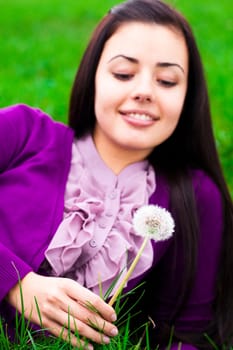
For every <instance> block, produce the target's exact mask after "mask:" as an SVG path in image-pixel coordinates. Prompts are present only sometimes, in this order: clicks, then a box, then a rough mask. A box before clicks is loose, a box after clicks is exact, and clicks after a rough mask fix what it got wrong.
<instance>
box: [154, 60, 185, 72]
mask: <svg viewBox="0 0 233 350" xmlns="http://www.w3.org/2000/svg"><path fill="white" fill-rule="evenodd" d="M173 66H175V67H178V68H180V70H181V71H182V72H183V73H184V68H183V67H182V66H181V65H179V64H178V63H172V62H158V63H156V67H173Z"/></svg>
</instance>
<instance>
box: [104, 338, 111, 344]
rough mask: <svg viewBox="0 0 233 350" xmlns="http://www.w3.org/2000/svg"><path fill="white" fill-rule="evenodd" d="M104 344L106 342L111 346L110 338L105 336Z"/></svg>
mask: <svg viewBox="0 0 233 350" xmlns="http://www.w3.org/2000/svg"><path fill="white" fill-rule="evenodd" d="M103 342H104V343H105V344H109V343H110V338H109V337H106V336H104V337H103Z"/></svg>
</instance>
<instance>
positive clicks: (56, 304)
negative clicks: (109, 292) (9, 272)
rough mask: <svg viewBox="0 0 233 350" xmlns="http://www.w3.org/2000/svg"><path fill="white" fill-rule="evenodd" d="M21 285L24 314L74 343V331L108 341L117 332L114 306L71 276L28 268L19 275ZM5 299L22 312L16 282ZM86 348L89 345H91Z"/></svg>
mask: <svg viewBox="0 0 233 350" xmlns="http://www.w3.org/2000/svg"><path fill="white" fill-rule="evenodd" d="M21 289H22V293H23V303H24V315H25V317H26V318H27V319H29V320H30V321H31V322H33V323H35V324H37V325H40V326H42V327H43V328H46V329H48V330H49V332H50V333H51V334H54V335H55V336H61V337H62V338H63V339H64V340H69V341H71V343H72V345H73V346H77V347H78V346H80V338H79V339H78V338H77V337H76V336H75V335H74V333H75V332H76V331H77V332H78V334H79V335H80V337H86V338H87V339H89V340H92V341H94V342H96V343H100V344H103V343H105V344H106V343H109V341H110V338H109V337H112V336H115V335H117V333H118V331H117V328H116V327H115V326H114V325H113V324H112V322H114V321H115V320H116V314H115V311H114V309H113V308H112V307H111V306H109V305H108V304H107V303H105V302H104V301H103V300H102V299H101V298H100V297H99V296H98V295H96V294H94V293H92V292H91V291H89V290H88V289H87V288H84V287H82V286H81V285H80V284H78V283H77V282H75V281H73V280H71V279H68V278H58V277H45V276H41V275H38V274H36V273H34V272H30V273H29V274H28V275H26V276H25V277H24V278H23V279H22V281H21ZM7 301H8V302H9V303H10V304H11V305H12V306H14V307H15V308H16V309H17V310H18V311H19V312H22V305H21V297H20V285H19V284H17V285H16V286H15V287H14V288H12V289H11V290H10V292H9V293H8V295H7ZM36 303H37V304H38V306H39V311H40V317H41V320H42V325H41V324H40V317H39V315H38V311H37V308H36ZM68 329H69V330H68ZM82 344H84V342H82ZM85 344H86V343H85ZM88 348H90V349H92V347H91V346H90V345H89V346H88Z"/></svg>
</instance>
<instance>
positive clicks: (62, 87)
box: [0, 0, 233, 193]
mask: <svg viewBox="0 0 233 350" xmlns="http://www.w3.org/2000/svg"><path fill="white" fill-rule="evenodd" d="M117 2H118V1H116V0H104V1H103V0H101V1H100V0H85V1H81V0H79V1H76V0H66V1H62V0H50V1H45V0H33V1H31V0H8V1H4V0H0V6H1V11H0V21H1V39H0V40H1V42H0V57H1V69H0V77H1V84H0V106H5V105H9V104H12V103H17V102H24V103H27V104H30V105H33V106H38V107H40V108H42V109H43V110H45V111H46V112H48V113H50V114H51V115H52V116H53V118H54V119H57V120H61V121H64V122H66V120H67V106H68V99H69V94H70V89H71V85H72V82H73V79H74V75H75V72H76V69H77V66H78V64H79V61H80V57H81V55H82V52H83V50H84V48H85V46H86V43H87V41H88V39H89V37H90V34H91V32H92V30H93V28H94V26H95V24H96V23H97V21H98V20H99V19H100V18H101V17H102V15H103V14H105V13H106V12H107V11H108V10H109V8H111V7H112V6H113V5H115V4H117ZM169 2H170V3H171V4H173V5H175V6H176V7H177V8H178V9H179V10H180V11H181V12H183V13H184V14H185V16H186V17H187V18H188V20H189V21H190V23H191V25H192V27H193V29H194V33H195V35H196V38H197V41H198V45H199V47H200V51H201V55H202V57H203V61H204V65H205V69H206V76H207V79H208V85H209V91H210V97H211V107H212V112H213V122H214V131H215V135H216V140H217V145H218V149H219V153H220V157H221V161H222V164H223V167H224V172H225V175H226V178H227V182H228V184H229V186H230V188H231V192H232V193H233V178H232V176H231V174H232V172H233V147H232V143H233V136H232V122H233V113H232V96H233V84H232V83H231V78H232V76H233V45H232V37H233V6H232V4H231V1H228V0H222V1H215V2H213V1H212V0H205V1H204V2H203V1H202V0H196V1H195V2H193V1H187V0H170V1H169Z"/></svg>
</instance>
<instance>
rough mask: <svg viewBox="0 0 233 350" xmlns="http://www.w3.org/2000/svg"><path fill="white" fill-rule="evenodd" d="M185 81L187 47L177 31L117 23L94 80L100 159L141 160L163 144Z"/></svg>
mask: <svg viewBox="0 0 233 350" xmlns="http://www.w3.org/2000/svg"><path fill="white" fill-rule="evenodd" d="M187 80H188V51H187V47H186V43H185V40H184V38H183V36H182V35H181V34H180V33H179V32H177V31H175V30H174V29H173V28H171V27H165V26H161V25H157V24H145V23H140V22H132V23H127V24H124V25H122V26H121V27H120V28H119V29H118V30H117V31H116V32H115V33H114V34H113V35H112V36H111V37H110V39H109V40H108V41H107V42H106V44H105V47H104V49H103V52H102V55H101V58H100V61H99V64H98V67H97V72H96V78H95V115H96V126H95V129H94V142H95V144H96V147H97V149H98V150H99V152H100V154H101V156H102V157H103V159H106V160H107V162H108V161H109V160H108V159H110V158H111V157H115V160H116V159H117V158H119V159H123V158H128V160H129V162H131V161H132V162H133V161H138V160H142V159H144V158H146V157H147V156H148V155H149V154H150V152H151V151H152V150H153V148H154V147H156V146H157V145H159V144H161V143H162V142H164V141H165V140H166V139H167V138H168V137H169V136H170V135H171V134H172V133H173V131H174V130H175V128H176V126H177V123H178V121H179V118H180V114H181V111H182V107H183V103H184V99H185V95H186V90H187ZM168 161H169V160H168ZM110 162H111V161H110Z"/></svg>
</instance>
